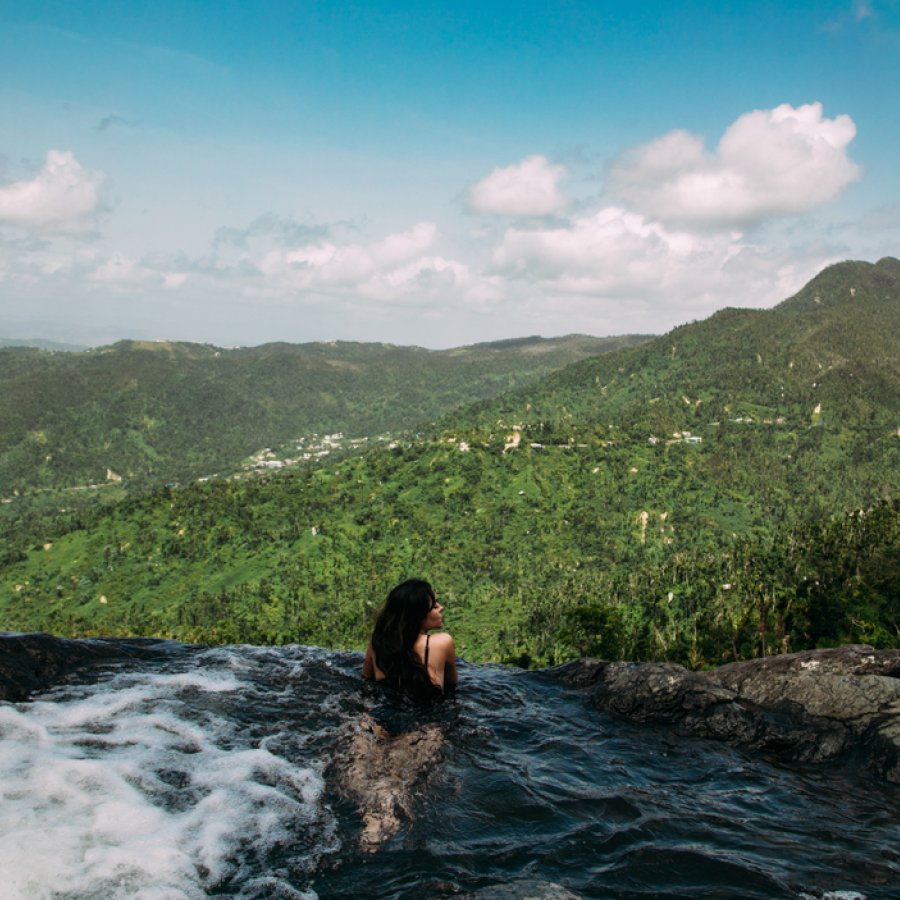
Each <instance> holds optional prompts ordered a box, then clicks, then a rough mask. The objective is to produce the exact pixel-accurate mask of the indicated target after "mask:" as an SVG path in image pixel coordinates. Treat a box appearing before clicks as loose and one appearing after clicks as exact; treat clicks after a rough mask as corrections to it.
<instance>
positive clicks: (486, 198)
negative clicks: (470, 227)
mask: <svg viewBox="0 0 900 900" xmlns="http://www.w3.org/2000/svg"><path fill="white" fill-rule="evenodd" d="M565 174H566V167H565V166H561V165H554V164H553V163H551V162H550V161H549V160H548V159H547V158H546V157H545V156H528V157H526V158H525V159H523V160H522V161H521V162H520V163H516V164H515V165H512V166H506V167H505V168H496V169H494V171H493V172H491V174H490V175H488V176H487V178H484V179H482V180H481V181H479V182H478V184H476V185H475V186H474V187H472V189H471V190H470V191H469V206H470V207H471V209H472V210H473V211H474V212H477V213H485V214H489V215H497V216H547V215H551V214H552V213H558V212H561V211H562V210H563V209H565V206H566V199H565V197H564V196H563V195H562V194H561V193H560V190H559V181H560V179H561V178H562V177H563V176H564V175H565Z"/></svg>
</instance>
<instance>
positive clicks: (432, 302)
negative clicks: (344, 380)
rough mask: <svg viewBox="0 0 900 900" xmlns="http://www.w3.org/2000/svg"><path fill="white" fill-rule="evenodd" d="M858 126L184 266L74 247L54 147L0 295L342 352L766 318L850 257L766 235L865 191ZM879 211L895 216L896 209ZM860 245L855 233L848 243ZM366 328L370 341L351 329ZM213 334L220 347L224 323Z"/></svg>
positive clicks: (314, 230)
mask: <svg viewBox="0 0 900 900" xmlns="http://www.w3.org/2000/svg"><path fill="white" fill-rule="evenodd" d="M855 131H856V127H855V124H854V122H853V121H852V120H851V119H850V118H849V116H845V115H842V116H837V117H835V118H832V119H828V118H825V117H824V116H823V112H822V107H821V105H820V104H818V103H812V104H808V105H805V106H799V107H792V106H790V105H787V104H783V105H781V106H778V107H775V108H774V109H771V110H756V111H752V112H748V113H745V114H743V115H741V116H739V117H738V118H737V119H736V120H735V121H734V122H733V123H732V124H731V125H730V126H729V127H728V128H727V129H726V131H725V132H724V134H723V135H722V138H721V140H720V141H719V142H718V144H717V146H716V147H715V149H714V150H713V151H710V150H708V149H707V148H706V147H705V146H704V142H703V139H702V138H700V137H699V136H697V135H693V134H690V133H688V132H687V131H683V130H681V131H673V132H670V133H668V134H665V135H662V136H660V137H658V138H656V139H655V140H652V141H650V142H649V143H646V144H643V145H641V146H638V147H635V148H632V149H631V150H628V151H626V152H624V153H623V154H621V155H620V156H619V157H617V158H616V159H614V160H613V161H612V163H611V164H610V166H609V168H608V170H607V173H606V174H607V182H606V185H605V190H604V193H603V194H602V195H601V196H585V195H584V190H585V188H584V185H585V184H589V185H591V188H590V189H591V190H594V189H595V188H594V185H595V184H596V182H595V181H591V180H590V179H591V178H592V177H594V176H596V174H597V173H596V170H595V169H593V170H591V171H585V172H580V173H579V174H580V175H585V176H586V177H585V178H584V179H582V180H580V181H579V180H576V179H575V178H572V180H571V182H570V183H569V188H570V189H572V190H573V191H576V192H577V190H578V188H579V185H580V186H581V188H582V195H581V196H580V197H579V196H578V194H577V193H575V194H574V195H573V196H572V197H568V196H566V194H565V193H564V191H563V190H562V187H561V183H562V182H563V179H564V178H565V177H566V176H569V175H571V174H572V173H571V172H570V170H569V168H568V167H566V166H564V165H561V164H559V163H555V162H552V161H551V160H550V159H548V158H547V157H545V156H541V155H530V156H526V157H525V158H523V159H522V160H521V161H519V162H517V163H515V164H512V165H509V166H505V167H498V168H495V169H493V170H492V171H491V172H490V173H489V174H488V175H487V176H486V177H484V178H482V179H481V180H480V181H477V182H475V184H474V186H473V187H471V188H470V189H469V191H468V194H467V200H468V206H469V208H470V210H471V211H472V212H475V213H478V214H481V215H484V216H491V217H494V218H492V219H485V220H482V221H480V222H479V223H478V225H477V227H476V228H475V229H474V231H472V232H471V233H470V234H468V235H466V234H463V233H462V231H463V229H460V231H459V232H458V233H457V234H456V235H453V234H452V229H448V228H446V227H444V226H442V227H440V228H439V226H438V224H437V223H436V222H434V221H429V220H423V221H419V222H416V223H415V224H412V225H411V226H409V227H406V228H404V227H402V225H401V226H400V227H398V228H396V229H395V230H392V231H390V232H389V233H387V234H385V233H384V232H382V233H381V234H378V233H377V232H376V233H375V234H369V233H367V232H368V226H366V225H365V222H366V216H365V213H364V211H363V210H362V209H361V210H359V214H358V217H355V218H353V219H352V220H341V221H336V222H333V223H332V224H330V225H329V224H321V223H319V224H315V223H316V221H317V220H316V219H315V217H314V216H312V215H310V216H309V219H310V220H311V221H312V222H313V223H314V224H308V223H307V224H304V223H303V222H299V221H296V220H295V219H294V218H293V217H292V216H291V215H290V214H285V213H283V212H276V211H270V212H264V213H262V214H258V213H257V214H256V217H255V218H253V217H252V215H251V216H250V217H248V221H249V224H244V225H241V224H238V226H237V227H235V226H234V225H232V226H224V225H217V226H216V227H214V228H213V229H212V231H211V233H210V235H209V242H208V245H207V247H206V248H205V249H203V248H202V247H201V248H200V250H199V252H196V253H195V254H194V255H192V256H188V255H187V254H186V253H184V252H183V251H182V250H181V249H180V248H178V247H175V246H171V244H169V245H168V246H167V244H166V240H165V237H160V234H159V233H156V235H155V237H154V241H153V243H151V242H150V241H149V240H143V241H141V240H134V241H133V242H132V244H131V246H125V245H123V244H120V243H119V235H118V233H113V234H111V235H110V236H109V237H104V236H103V235H96V236H95V235H90V237H91V238H92V240H91V241H86V240H79V238H80V237H85V236H88V230H87V229H88V227H89V226H91V225H93V224H94V223H95V222H96V219H97V214H98V212H99V210H100V208H101V192H102V188H103V185H104V181H105V176H104V175H103V174H102V173H92V172H89V171H87V170H86V169H85V168H84V167H83V166H82V165H81V164H80V163H79V162H78V161H77V160H76V158H75V156H74V155H73V154H72V153H71V152H65V151H59V150H52V151H50V152H49V153H48V154H47V161H46V164H45V165H44V167H43V168H42V169H41V171H40V172H39V173H38V174H37V175H36V176H35V177H34V178H32V179H31V180H26V181H19V182H15V183H11V184H7V185H5V186H0V224H2V223H6V224H10V225H14V226H18V227H19V228H22V229H25V232H26V233H25V234H24V235H22V236H19V237H17V238H11V237H10V236H9V235H7V238H6V239H5V240H4V239H3V238H2V236H0V282H5V283H6V284H7V285H13V284H14V285H16V288H15V289H16V290H20V291H21V292H22V295H23V296H25V295H26V294H27V293H28V292H32V293H33V295H34V296H39V295H44V296H49V295H52V296H66V297H76V296H78V295H79V293H80V295H81V296H82V298H89V299H90V300H91V301H93V300H94V299H96V298H101V297H102V298H106V300H108V302H109V305H110V306H113V305H114V304H115V302H116V301H117V299H122V298H124V299H126V300H127V303H125V304H122V307H121V308H122V310H125V309H131V308H133V309H134V310H135V313H134V314H135V315H138V306H139V305H141V306H142V310H141V312H140V314H141V315H144V318H145V319H146V320H148V321H149V320H150V318H151V317H152V315H153V314H155V313H153V310H154V309H158V310H160V312H159V313H158V316H159V317H160V319H161V321H162V317H163V311H164V310H168V311H169V312H168V315H169V317H170V318H169V319H166V320H165V321H163V325H164V330H165V333H167V334H169V333H171V323H172V320H171V317H172V316H173V315H175V314H176V312H177V311H178V310H179V307H180V306H183V307H184V310H185V314H186V315H187V314H188V310H189V308H190V309H193V310H194V313H193V314H194V317H195V319H199V320H200V321H201V325H202V327H212V324H211V323H212V320H213V319H214V318H215V316H214V315H212V316H211V315H210V313H209V310H210V309H212V308H213V307H214V306H215V305H216V304H220V303H221V304H222V305H223V308H224V307H225V306H227V307H228V308H229V309H231V310H238V311H241V314H242V315H247V313H246V310H250V309H253V310H254V319H256V320H259V321H260V322H263V323H264V322H265V321H266V320H267V316H266V315H265V311H269V312H270V313H273V320H274V318H275V317H277V316H282V317H283V316H284V315H286V313H284V311H285V310H294V311H296V312H297V313H301V314H302V315H301V316H298V321H300V320H301V319H302V321H303V322H304V325H303V328H312V325H308V324H307V323H312V322H314V321H315V317H316V316H319V317H321V320H322V321H325V318H324V317H326V316H327V317H329V318H328V319H327V320H328V321H329V322H336V323H337V324H338V326H339V327H340V328H344V327H346V328H347V330H348V333H353V334H354V335H355V336H357V337H358V338H363V337H365V336H366V335H368V336H369V337H371V339H387V340H391V339H393V338H396V335H395V334H393V333H392V329H397V334H398V335H399V334H400V333H402V334H404V335H406V336H410V335H416V334H417V331H416V329H418V328H422V335H424V337H423V336H414V337H413V340H415V341H423V342H425V343H428V344H429V345H435V343H438V344H443V345H445V346H447V345H449V343H450V342H451V341H453V342H458V343H466V342H471V341H473V340H482V339H485V338H486V337H503V336H510V335H512V334H515V333H520V334H521V333H536V332H537V333H544V334H553V333H556V334H559V333H566V332H572V331H586V332H593V333H596V334H611V333H622V332H627V331H642V332H651V331H652V332H660V331H663V330H666V329H668V328H669V327H671V326H673V325H675V324H677V323H679V322H683V321H685V320H687V319H690V318H702V317H703V316H705V315H708V314H709V313H711V312H713V311H714V310H715V309H718V308H720V307H722V306H725V305H738V306H766V305H770V304H772V303H774V302H777V301H778V300H780V299H783V298H784V297H786V296H788V295H789V294H791V293H792V292H793V291H795V290H796V289H798V288H799V287H800V286H802V284H803V283H804V282H805V281H806V280H808V278H810V277H811V276H812V275H813V274H815V272H816V271H818V270H819V269H821V268H822V267H823V266H824V265H827V264H828V263H830V262H834V261H836V260H837V259H840V258H842V257H845V256H847V255H848V253H847V250H846V248H847V247H849V246H852V244H851V243H848V240H847V238H846V233H848V232H847V230H846V229H845V232H844V234H843V235H838V233H837V232H836V231H834V230H833V231H832V233H831V235H827V234H825V233H824V232H821V233H816V232H815V231H813V230H811V229H807V228H805V227H804V228H803V229H799V230H797V229H795V230H794V231H793V232H792V231H791V226H790V223H786V224H783V225H779V224H778V222H779V220H785V219H786V218H787V217H790V216H797V215H802V214H804V213H808V212H810V211H812V210H813V209H816V208H818V207H821V206H823V205H824V204H826V203H828V202H830V201H831V200H833V199H834V198H835V197H837V196H838V194H840V192H841V191H842V190H843V189H844V188H845V187H846V186H847V185H849V184H850V183H852V182H853V181H854V180H856V179H858V178H859V177H861V171H860V168H859V167H858V166H857V165H856V164H855V163H854V162H853V161H852V160H851V159H850V157H849V155H848V147H849V145H850V143H851V141H852V139H853V137H854V135H855ZM574 165H575V164H574V163H573V166H574ZM580 165H581V167H582V169H584V168H585V167H586V166H587V165H588V164H587V163H586V162H582V163H581V164H580ZM448 199H449V198H448ZM884 216H887V218H888V219H889V220H890V221H891V222H895V220H896V211H892V210H887V211H886V212H884ZM467 221H468V222H469V224H471V220H467ZM361 223H362V224H361ZM753 226H755V228H753ZM892 227H894V232H893V233H896V223H895V225H894V226H892ZM848 228H849V226H848ZM875 228H876V226H875V225H873V226H872V228H870V230H869V232H872V233H875V232H873V229H875ZM884 229H885V226H884V225H878V226H877V234H878V235H882V236H883V234H884V233H885V231H884ZM448 232H450V233H449V234H448ZM869 232H866V231H865V229H864V228H862V226H861V224H860V223H855V225H854V239H855V240H857V242H858V241H859V239H860V238H859V236H860V235H861V234H862V235H864V234H866V233H869ZM878 239H879V240H881V237H879V238H878ZM873 240H874V239H873ZM881 255H884V253H881ZM8 293H9V292H8ZM10 296H12V294H10ZM166 298H169V299H166ZM166 304H168V306H167V305H166ZM198 310H204V312H203V313H202V315H201V313H200V312H197V311H198ZM404 310H408V311H410V314H408V315H404ZM173 311H176V312H173ZM256 311H259V312H260V313H262V314H261V315H257V313H256ZM122 315H125V313H124V312H123V313H122ZM423 317H427V318H428V320H429V323H430V324H429V327H428V328H427V329H426V328H425V326H420V325H419V324H418V322H419V321H420V320H421V319H423ZM372 322H375V323H376V326H377V327H378V328H382V329H383V330H382V331H381V332H379V333H378V334H374V333H367V332H365V328H366V323H372ZM435 322H440V326H439V327H437V328H436V327H434V323H435ZM482 323H491V324H490V328H491V331H490V332H488V331H487V330H482ZM220 324H221V328H220V329H219V332H218V333H219V334H221V333H222V330H223V329H224V328H225V327H226V323H225V322H224V317H223V322H222V323H219V322H218V321H216V322H215V325H216V326H218V325H220ZM261 327H262V326H261ZM273 327H274V326H273ZM298 327H299V326H298ZM485 327H486V326H485ZM401 329H405V330H404V331H402V332H401ZM329 331H330V332H332V333H333V329H332V328H329ZM451 335H452V336H451ZM312 336H315V332H299V331H298V333H297V334H296V335H294V334H291V335H290V336H287V335H285V334H284V333H283V332H280V331H279V332H277V334H271V333H266V334H265V335H262V334H261V335H260V336H259V338H257V337H256V336H254V337H251V336H250V335H247V334H244V333H241V334H238V335H235V337H232V338H230V340H235V339H237V340H251V341H252V340H256V339H260V338H267V339H273V338H274V337H278V338H280V339H282V338H284V339H304V338H306V339H308V338H309V337H312ZM194 337H196V332H195V334H194ZM407 339H408V338H407Z"/></svg>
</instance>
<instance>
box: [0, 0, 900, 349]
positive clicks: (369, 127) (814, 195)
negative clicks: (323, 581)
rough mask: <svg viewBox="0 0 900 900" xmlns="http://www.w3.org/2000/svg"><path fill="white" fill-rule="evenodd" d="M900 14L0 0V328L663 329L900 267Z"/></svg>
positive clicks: (837, 1) (105, 339) (699, 5)
mask: <svg viewBox="0 0 900 900" xmlns="http://www.w3.org/2000/svg"><path fill="white" fill-rule="evenodd" d="M898 85H900V0H816V2H805V0H798V2H794V3H791V4H784V3H781V2H779V3H775V2H766V0H763V2H743V0H734V2H731V3H712V2H686V3H681V2H677V0H675V2H673V0H670V2H665V3H663V2H659V3H657V2H641V0H629V2H619V0H610V2H603V0H593V2H587V0H542V2H532V0H516V2H505V0H504V2H491V0H480V2H470V0H454V2H446V3H437V2H430V0H419V2H406V0H392V2H390V3H378V2H373V0H362V2H356V3H349V2H348V3H341V2H336V0H332V2H328V3H326V2H313V0H310V2H301V0H216V2H191V0H179V2H175V0H155V2H154V3H152V4H151V3H137V2H128V0H79V2H78V3H72V2H71V0H61V2H51V0H28V2H27V3H26V2H22V0H15V2H8V0H0V337H4V338H43V339H50V340H58V341H67V342H74V343H78V344H83V345H90V346H97V345H102V344H109V343H112V342H114V341H116V340H119V339H122V338H132V339H154V340H165V339H168V340H188V341H200V342H207V343H213V344H217V345H219V346H235V345H251V344H260V343H264V342H268V341H290V342H293V343H301V342H306V341H324V340H353V341H383V342H387V343H394V344H417V345H420V346H424V347H432V348H444V347H451V346H459V345H462V344H470V343H475V342H479V341H486V340H496V339H501V338H511V337H520V336H525V335H532V334H540V335H544V336H548V337H549V336H554V335H562V334H569V333H576V332H577V333H587V334H595V335H611V334H624V333H657V334H658V333H662V332H664V331H666V330H668V329H670V328H672V327H674V326H675V325H678V324H681V323H684V322H689V321H692V320H697V319H702V318H705V317H706V316H708V315H710V314H711V313H713V312H714V311H715V310H717V309H720V308H722V307H725V306H743V307H758V308H762V307H770V306H773V305H774V304H775V303H777V302H779V301H780V300H783V299H785V298H786V297H788V296H790V295H791V294H792V293H794V292H795V291H797V290H799V288H801V287H802V286H803V285H804V284H805V283H806V282H807V281H808V280H809V279H810V278H811V277H813V276H814V275H815V274H816V273H817V272H818V271H820V270H821V269H822V268H824V267H825V266H826V265H829V264H831V263H834V262H837V261H840V260H842V259H863V260H868V261H871V262H874V261H876V260H878V259H880V258H881V257H883V256H900V164H898V163H900V157H898V147H900V107H898V100H897V88H898Z"/></svg>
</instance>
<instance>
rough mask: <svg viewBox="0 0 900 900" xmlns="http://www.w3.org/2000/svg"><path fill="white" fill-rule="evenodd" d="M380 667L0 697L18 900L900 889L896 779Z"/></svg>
mask: <svg viewBox="0 0 900 900" xmlns="http://www.w3.org/2000/svg"><path fill="white" fill-rule="evenodd" d="M359 664H360V656H359V655H358V654H349V653H331V652H327V651H323V650H317V649H310V648H302V647H289V648H259V647H229V648H219V649H212V650H204V649H201V648H190V647H182V646H181V645H176V644H173V645H169V646H168V649H167V651H166V653H165V654H164V655H163V656H162V657H161V658H160V659H156V660H151V661H147V660H142V661H138V662H135V661H128V662H122V663H117V664H106V665H104V666H103V667H102V668H97V669H94V670H92V671H90V672H86V673H83V674H82V675H81V676H79V681H78V682H77V683H74V684H68V685H65V686H59V687H57V688H54V689H53V690H51V691H49V692H47V693H45V694H43V695H41V696H40V697H37V698H36V699H34V700H33V701H32V702H29V703H20V704H0V736H2V741H0V790H2V809H3V816H2V823H0V896H2V898H3V900H18V898H27V900H41V898H54V900H69V898H103V900H110V898H147V900H151V898H154V900H155V898H160V900H163V898H164V900H173V898H195V897H206V896H233V897H243V898H263V897H265V898H315V897H319V898H326V897H418V896H422V895H428V896H432V897H452V896H458V895H460V894H466V893H469V892H473V891H477V890H479V889H483V888H487V887H489V886H491V885H502V884H508V883H510V882H512V881H514V880H515V879H525V878H530V879H540V880H543V881H548V882H555V883H557V884H560V885H563V886H565V887H566V888H568V889H569V890H570V891H573V892H574V893H576V894H580V895H582V896H585V897H622V898H628V897H652V896H660V895H663V896H672V897H765V898H771V897H794V898H817V900H818V898H832V900H851V898H855V897H866V898H886V897H900V849H898V848H900V821H898V808H900V804H898V799H900V791H898V790H897V788H895V787H891V786H888V785H885V784H883V783H880V782H876V781H872V780H869V779H866V778H864V777H861V776H857V775H854V774H853V773H852V772H850V771H848V770H847V768H846V767H844V768H841V767H835V766H832V767H828V768H810V767H805V768H802V767H784V766H776V765H773V764H770V763H768V762H766V761H765V760H763V759H760V758H754V757H752V756H749V755H746V754H744V753H742V752H740V751H736V750H733V749H730V748H728V747H726V746H723V745H721V744H717V743H710V742H704V741H702V740H699V739H697V740H694V739H687V738H681V737H677V736H674V735H673V734H671V733H670V732H668V731H666V730H665V729H658V728H651V727H647V726H638V725H631V724H628V723H623V722H621V721H617V720H614V719H611V718H609V717H606V716H604V715H602V714H600V713H598V712H596V711H595V710H592V709H591V708H590V707H589V706H588V705H587V704H586V703H585V702H584V701H583V699H582V698H581V697H580V696H579V695H577V694H575V693H571V692H568V691H567V690H566V689H565V688H564V687H563V686H561V685H559V684H558V683H556V682H554V681H553V680H552V679H550V678H549V677H548V676H546V675H542V674H540V673H522V672H518V671H516V670H508V669H501V668H490V667H475V666H465V665H464V666H463V667H462V669H461V679H460V681H461V684H460V691H459V693H458V696H457V697H456V698H455V699H453V700H450V701H448V702H445V703H443V704H441V705H439V707H438V708H436V709H434V710H431V711H425V712H423V711H421V710H416V709H414V708H412V707H408V706H405V705H404V704H402V703H400V704H398V703H396V702H394V701H392V700H386V699H385V692H384V691H382V690H381V688H380V687H377V686H374V685H370V684H366V683H363V682H362V681H361V680H360V679H359V677H358V675H357V672H358V667H359ZM379 725H380V726H386V727H387V728H388V729H389V730H390V732H391V733H392V734H393V735H394V736H393V738H386V737H384V736H376V734H375V733H374V732H375V731H377V730H378V727H379ZM400 735H405V737H404V736H400ZM392 792H393V793H392ZM367 816H368V818H367ZM367 829H368V830H367Z"/></svg>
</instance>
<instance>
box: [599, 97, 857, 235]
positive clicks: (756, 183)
mask: <svg viewBox="0 0 900 900" xmlns="http://www.w3.org/2000/svg"><path fill="white" fill-rule="evenodd" d="M855 134H856V126H855V124H854V123H853V120H852V119H851V118H850V117H849V116H846V115H842V116H837V117H836V118H834V119H826V118H824V117H823V115H822V105H821V104H820V103H810V104H807V105H805V106H799V107H796V108H795V107H792V106H790V105H788V104H786V103H785V104H782V105H781V106H777V107H775V109H772V110H755V111H753V112H749V113H745V114H744V115H742V116H740V117H739V118H738V119H737V120H736V121H735V122H734V123H733V124H732V125H731V126H729V128H728V129H727V130H726V132H725V134H724V135H723V136H722V139H721V141H719V144H718V147H717V148H716V150H715V152H714V153H710V152H708V151H707V150H706V148H705V147H704V144H703V139H702V138H700V137H699V136H697V135H693V134H689V133H688V132H686V131H672V132H670V133H669V134H666V135H664V136H663V137H660V138H657V139H656V140H654V141H650V143H648V144H643V145H641V146H639V147H635V148H634V149H632V150H629V151H627V152H625V153H623V154H622V155H621V156H620V157H619V158H618V159H617V160H615V161H614V162H613V164H612V165H611V166H610V170H609V185H608V189H609V193H610V196H611V197H612V198H613V200H615V201H616V202H619V203H622V204H624V205H626V206H628V207H631V208H633V209H635V210H637V211H639V212H641V213H643V214H645V215H649V216H651V217H653V218H657V219H659V220H660V221H663V222H667V223H670V224H676V225H680V226H688V227H690V226H693V227H700V228H746V227H749V226H752V225H755V224H758V223H760V222H762V221H765V220H767V219H772V218H778V217H782V216H793V215H800V214H803V213H806V212H810V211H811V210H813V209H816V208H817V207H819V206H822V205H823V204H825V203H827V202H828V201H830V200H833V199H834V198H835V197H837V195H838V194H839V193H840V192H841V191H842V190H843V189H844V188H845V187H846V186H847V185H848V184H850V183H851V182H853V181H856V180H857V179H858V178H859V177H860V176H861V170H860V168H859V166H857V165H856V164H855V163H854V162H852V161H851V160H850V158H849V157H848V155H847V145H848V144H849V143H850V141H852V140H853V137H854V136H855Z"/></svg>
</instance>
